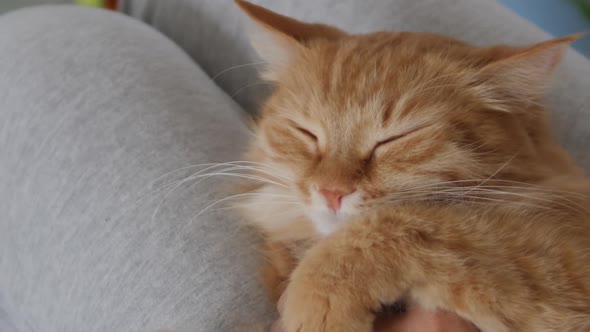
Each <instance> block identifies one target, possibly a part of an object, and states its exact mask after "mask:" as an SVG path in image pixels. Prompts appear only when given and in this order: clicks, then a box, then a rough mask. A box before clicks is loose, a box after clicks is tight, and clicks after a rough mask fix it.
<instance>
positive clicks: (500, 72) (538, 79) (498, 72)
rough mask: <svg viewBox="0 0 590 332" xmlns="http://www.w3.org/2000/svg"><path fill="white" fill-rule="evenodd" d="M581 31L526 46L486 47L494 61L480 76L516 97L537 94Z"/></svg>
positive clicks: (549, 79)
mask: <svg viewBox="0 0 590 332" xmlns="http://www.w3.org/2000/svg"><path fill="white" fill-rule="evenodd" d="M582 35H583V34H575V35H570V36H566V37H562V38H557V39H552V40H549V41H546V42H542V43H539V44H534V45H531V46H527V47H519V48H515V47H494V48H489V49H483V52H486V53H487V54H488V56H490V57H491V59H492V61H491V62H490V63H489V64H487V65H486V66H485V67H484V68H483V69H482V71H481V73H480V74H479V75H478V76H479V78H483V79H484V80H486V81H488V82H491V83H492V84H493V85H494V87H495V89H499V90H501V91H503V92H504V93H505V94H509V95H510V96H511V97H513V98H524V99H525V100H526V99H534V98H538V97H540V96H542V95H543V94H544V92H545V90H546V87H547V86H548V85H549V82H550V81H551V77H552V75H553V72H554V71H555V69H556V68H557V67H558V65H559V64H560V62H561V59H562V58H563V55H564V54H565V52H566V50H567V49H568V47H569V46H570V44H571V43H572V42H574V41H575V40H576V39H578V38H580V37H582Z"/></svg>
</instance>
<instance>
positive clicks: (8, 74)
mask: <svg viewBox="0 0 590 332" xmlns="http://www.w3.org/2000/svg"><path fill="white" fill-rule="evenodd" d="M256 2H258V3H264V4H267V5H268V6H269V7H271V8H274V9H277V10H279V11H281V12H283V13H286V14H292V15H294V16H297V17H300V18H308V19H311V20H323V21H326V22H328V23H333V24H338V25H339V26H341V27H343V28H347V29H349V30H350V31H368V30H376V29H388V30H392V29H402V28H403V29H412V30H416V29H419V30H431V31H438V32H443V33H449V34H454V35H456V36H458V37H462V38H465V39H467V40H470V41H474V42H480V43H490V42H524V41H529V42H530V41H540V40H542V39H544V38H546V36H545V35H544V34H543V33H541V32H539V31H538V30H537V29H536V28H534V27H532V26H530V25H529V24H527V23H526V22H523V21H522V20H520V19H518V18H517V17H516V16H514V15H513V14H511V13H509V12H508V11H506V10H505V9H503V8H501V7H499V5H497V4H496V3H495V2H493V1H490V0H477V1H476V0H455V1H452V2H445V3H447V4H448V5H442V4H440V2H439V1H435V0H421V1H415V0H396V1H395V2H388V1H386V0H371V1H362V2H361V1H356V0H345V1H340V0H339V1H335V0H323V1H311V0H310V1H301V2H297V3H298V5H297V6H295V5H293V3H295V2H293V3H291V2H286V1H285V2H280V3H275V2H273V1H271V0H264V1H262V0H261V1H256ZM360 3H362V4H363V5H359V4H360ZM126 9H128V10H129V12H130V13H131V14H133V15H135V16H137V17H140V18H143V19H145V20H147V21H149V22H150V23H152V24H153V25H154V26H156V27H157V28H158V29H159V30H161V31H163V32H164V33H165V34H166V35H167V36H164V35H162V34H160V33H158V32H156V30H154V29H152V28H151V27H148V26H146V25H144V24H143V23H141V22H139V21H136V20H133V19H130V18H128V17H125V16H123V15H121V14H115V13H110V12H106V11H101V10H92V9H84V8H78V7H66V6H61V7H39V8H35V9H27V10H22V11H18V12H14V13H11V14H8V15H4V16H0V331H2V332H5V331H6V332H12V331H43V332H44V331H49V332H51V331H154V330H156V329H159V328H175V329H177V328H188V329H189V330H191V331H232V330H241V329H243V328H244V327H246V326H250V325H251V324H252V323H256V322H268V321H270V320H271V319H272V316H273V308H272V307H271V305H270V304H269V303H268V302H267V300H266V297H265V295H264V292H263V291H262V290H261V288H260V286H259V284H258V280H257V277H256V271H257V268H258V266H259V264H260V261H261V258H260V257H259V255H258V254H257V249H256V244H257V237H256V235H255V234H253V233H252V232H251V231H250V230H248V229H246V228H243V227H239V222H238V220H237V217H236V216H235V215H234V214H232V213H231V212H228V211H226V210H214V209H213V210H211V211H210V212H208V213H205V214H203V215H201V216H200V217H199V218H194V217H195V215H196V214H197V213H198V212H199V211H201V210H202V209H203V208H204V207H206V206H207V205H209V204H210V203H211V202H212V201H213V200H215V199H217V198H219V197H220V195H221V194H220V193H216V192H215V190H214V186H213V184H214V183H215V182H202V183H200V184H198V185H192V186H191V185H185V184H181V185H179V186H178V187H175V186H174V185H173V184H174V183H175V182H174V181H176V180H179V179H182V178H183V177H184V176H186V175H187V174H190V173H191V172H194V171H196V170H198V169H201V168H202V167H201V168H199V167H197V166H194V167H189V168H186V169H183V170H179V169H180V168H183V167H186V166H191V165H198V164H203V163H210V162H224V161H232V160H237V159H239V158H240V152H241V150H242V149H243V148H244V140H245V139H247V138H248V135H249V133H248V132H247V130H246V128H245V125H244V124H243V122H242V121H241V118H242V116H243V114H244V109H247V110H252V109H253V108H255V106H256V105H257V104H259V103H260V102H261V100H260V96H261V95H262V94H261V93H259V92H260V91H261V90H260V89H259V88H262V85H258V84H257V83H258V81H257V80H256V78H255V76H254V75H255V72H254V70H253V69H252V68H248V67H244V70H239V69H236V70H232V71H228V72H227V73H225V74H223V75H221V76H219V77H218V78H217V79H216V81H215V82H214V81H212V80H211V78H210V77H211V76H213V75H214V74H215V73H217V72H220V71H221V70H223V69H226V68H229V67H231V66H233V65H240V64H246V63H254V62H257V61H259V60H257V59H256V58H254V57H253V55H252V53H251V52H249V51H248V48H247V42H246V39H245V37H244V33H243V31H242V30H243V27H242V23H243V22H242V19H241V16H239V14H238V13H237V12H236V11H235V9H234V8H233V5H232V4H231V3H230V1H222V0H215V1H212V0H183V1H168V0H166V1H164V0H161V1H158V2H156V1H145V0H136V1H128V2H127V6H126ZM191 13H193V14H194V15H192V14H191ZM191 15H192V16H191ZM203 17H205V18H207V20H197V19H196V18H203ZM215 22H223V24H218V25H215ZM178 45H180V46H182V48H183V49H181V48H180V47H179V46H178ZM185 52H187V53H188V55H187V53H185ZM195 60H196V61H195ZM559 77H560V78H559V80H558V82H557V83H558V84H557V85H556V88H555V89H554V90H553V92H552V94H551V102H552V104H553V105H555V106H556V107H555V109H556V112H555V119H556V120H555V121H556V122H555V123H556V124H555V127H556V130H557V132H558V133H559V138H560V139H561V141H562V142H563V143H564V144H566V145H567V146H568V147H569V148H570V149H571V150H572V152H573V153H574V155H575V157H576V158H577V160H578V161H579V162H580V163H581V164H583V165H584V166H585V167H586V169H589V168H590V167H589V166H590V156H589V155H588V153H587V151H588V150H587V146H588V144H589V143H590V128H589V127H590V112H589V111H590V110H588V105H589V104H590V96H589V95H588V93H587V92H588V91H589V89H590V65H589V62H588V61H587V60H586V59H584V58H583V57H581V56H580V55H579V54H575V53H573V52H572V53H571V54H569V55H568V58H567V60H566V63H565V64H564V66H563V69H562V71H561V73H560V76H559ZM247 85H250V86H249V87H246V86H247ZM250 88H251V89H252V90H249V89H250ZM239 89H242V90H239ZM238 90H239V91H238ZM254 91H256V93H254ZM231 95H234V97H235V98H232V97H231ZM203 167H204V166H203ZM174 170H178V171H177V172H172V173H170V174H167V173H168V172H171V171H174ZM170 184H172V186H170ZM166 185H168V186H166ZM170 189H175V190H173V191H170Z"/></svg>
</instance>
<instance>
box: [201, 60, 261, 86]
mask: <svg viewBox="0 0 590 332" xmlns="http://www.w3.org/2000/svg"><path fill="white" fill-rule="evenodd" d="M265 64H267V62H266V61H258V62H250V63H244V64H241V65H236V66H231V67H229V68H226V69H224V70H222V71H220V72H219V73H217V74H215V75H214V76H213V77H211V81H213V82H215V79H217V78H218V77H219V76H221V75H223V74H225V73H227V72H229V71H231V70H235V69H239V68H245V67H252V66H260V65H265Z"/></svg>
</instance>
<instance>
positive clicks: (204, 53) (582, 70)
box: [123, 0, 590, 171]
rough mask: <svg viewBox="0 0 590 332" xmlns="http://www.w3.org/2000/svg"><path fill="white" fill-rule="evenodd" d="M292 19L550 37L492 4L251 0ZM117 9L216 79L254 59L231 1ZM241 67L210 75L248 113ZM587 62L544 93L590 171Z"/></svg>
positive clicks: (472, 35)
mask: <svg viewBox="0 0 590 332" xmlns="http://www.w3.org/2000/svg"><path fill="white" fill-rule="evenodd" d="M252 2H253V3H257V4H261V5H263V6H265V7H267V8H270V9H273V10H275V11H277V12H279V13H282V14H286V15H290V16H293V17H295V18H298V19H302V20H306V21H311V22H323V23H327V24H332V25H335V26H338V27H340V28H343V29H345V30H347V31H350V32H358V33H363V32H371V31H378V30H388V31H401V30H411V31H427V32H434V33H441V34H447V35H451V36H455V37H457V38H460V39H463V40H466V41H468V42H471V43H474V44H476V45H489V44H497V43H512V44H525V43H534V42H539V41H542V40H545V39H548V38H550V36H549V35H547V34H546V33H544V32H542V31H541V30H540V29H539V28H537V27H536V26H534V25H533V24H532V23H529V22H527V21H525V20H523V19H522V18H520V17H518V16H517V15H516V14H515V13H513V12H511V11H510V10H508V9H507V8H505V7H503V6H502V5H500V4H498V3H497V2H496V1H493V0H448V1H441V0H363V1H359V0H299V1H276V0H252ZM123 9H124V10H125V11H126V12H128V13H131V14H132V15H134V16H135V17H138V18H141V19H143V20H145V21H146V22H148V23H150V24H152V25H153V26H155V27H156V28H157V29H159V30H160V31H162V32H163V33H164V34H166V35H167V36H169V37H170V38H171V39H172V40H174V41H175V42H176V43H177V44H178V45H180V46H181V47H182V48H183V49H185V50H186V51H187V53H188V54H189V55H191V56H192V57H193V58H194V59H195V60H196V61H197V62H198V63H199V64H201V66H202V67H203V69H204V70H205V72H207V73H208V74H209V75H210V76H214V75H216V74H218V73H220V72H221V71H223V70H225V69H228V68H230V67H232V66H238V65H244V64H249V63H256V62H259V61H260V60H259V59H258V58H257V57H256V56H255V55H254V53H253V52H252V51H251V50H250V47H249V45H248V40H247V39H248V38H247V31H246V30H245V29H244V26H246V24H247V23H249V22H248V19H247V18H246V17H245V15H244V14H242V13H240V12H239V10H238V8H237V6H236V5H235V4H234V3H233V1H219V0H174V1H159V0H126V1H125V6H124V7H123ZM256 67H259V66H249V67H240V68H236V69H233V70H229V71H227V72H224V73H223V74H222V75H220V76H219V77H217V78H216V83H217V84H219V85H220V86H221V87H222V88H223V89H224V90H225V91H227V92H228V94H230V95H234V94H235V96H234V97H235V99H236V100H237V101H238V102H239V103H240V104H242V105H243V106H244V108H245V109H247V110H249V111H253V110H255V109H256V108H257V107H258V105H260V103H261V96H264V92H265V90H267V87H266V86H265V85H263V84H258V82H260V81H259V80H258V79H257V77H256V70H255V68H256ZM588 91H590V61H588V59H586V58H585V57H583V56H582V55H580V54H579V53H576V52H575V51H571V52H569V54H568V55H567V57H566V59H565V61H564V64H563V66H562V68H561V70H560V73H559V74H558V76H557V78H556V80H555V86H554V88H553V90H552V91H551V93H550V98H549V101H550V104H551V108H552V109H553V111H554V127H555V129H556V133H557V136H558V138H559V140H560V141H561V142H563V144H565V146H566V147H567V148H568V149H569V150H570V151H571V152H572V153H573V155H574V157H575V158H576V160H577V161H578V162H579V163H580V164H582V165H583V167H584V168H585V169H586V170H588V171H590V154H589V153H588V148H587V146H588V145H589V144H590V93H588Z"/></svg>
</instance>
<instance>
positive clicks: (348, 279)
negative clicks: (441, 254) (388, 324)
mask: <svg viewBox="0 0 590 332" xmlns="http://www.w3.org/2000/svg"><path fill="white" fill-rule="evenodd" d="M363 226H364V227H347V228H345V229H342V230H341V231H339V232H337V233H335V234H333V235H331V236H330V237H328V238H326V239H324V240H323V241H321V242H320V243H319V244H318V245H316V246H315V247H313V248H312V249H310V251H309V252H308V253H307V254H306V256H305V257H304V258H303V260H302V261H301V263H300V264H299V265H298V266H297V268H296V269H295V271H294V272H293V274H292V275H291V281H290V283H289V285H288V286H287V289H286V291H285V294H284V296H285V299H284V306H283V310H282V320H283V326H284V328H285V331H286V332H296V331H297V332H322V331H324V332H332V331H334V332H347V331H350V332H363V331H367V332H368V331H371V330H372V325H373V321H374V318H375V314H376V312H378V311H379V310H380V308H381V305H382V303H393V302H395V301H396V300H397V299H399V298H400V297H401V296H402V295H404V292H405V290H406V289H408V286H409V285H408V279H407V278H406V277H403V276H402V275H401V274H400V273H398V272H397V271H400V270H399V269H398V268H397V267H398V266H402V265H401V264H403V262H402V261H404V259H403V256H402V255H399V254H396V253H391V254H389V255H383V253H384V252H383V250H386V248H391V243H386V242H390V240H389V239H387V238H384V237H381V236H379V235H377V236H371V235H370V234H369V233H367V232H369V231H370V221H369V223H368V224H367V223H363ZM366 226H369V227H366ZM373 235H374V234H373ZM387 251H389V250H387Z"/></svg>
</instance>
